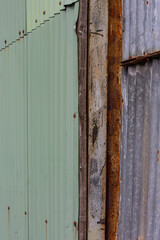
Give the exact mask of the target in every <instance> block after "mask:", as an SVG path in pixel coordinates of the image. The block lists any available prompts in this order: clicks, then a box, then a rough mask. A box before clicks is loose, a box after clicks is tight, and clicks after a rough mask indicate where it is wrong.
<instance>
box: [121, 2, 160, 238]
mask: <svg viewBox="0 0 160 240" xmlns="http://www.w3.org/2000/svg"><path fill="white" fill-rule="evenodd" d="M159 10H160V2H159V1H158V0H156V1H151V0H148V1H139V2H136V1H130V2H129V1H127V0H126V1H124V9H123V12H124V13H123V15H124V25H123V27H124V29H123V30H124V35H123V59H128V58H129V57H130V56H136V55H140V54H141V55H142V54H146V53H151V52H152V51H154V50H160V34H159V33H160V32H159V31H160V28H159V25H160V24H159V23H160V14H159ZM159 106H160V60H159V59H154V60H151V61H150V60H149V61H148V62H146V63H145V64H142V65H139V64H137V65H136V66H129V67H126V68H125V69H123V75H122V126H121V177H120V184H121V185H120V186H121V187H120V189H121V190H120V192H121V193H120V210H119V232H118V239H119V240H128V239H132V240H137V239H138V240H151V239H152V240H158V239H159V236H160V208H159V207H160V206H159V199H160V187H159V186H160V185H159V179H160V165H159V164H160V162H159V154H160V108H159Z"/></svg>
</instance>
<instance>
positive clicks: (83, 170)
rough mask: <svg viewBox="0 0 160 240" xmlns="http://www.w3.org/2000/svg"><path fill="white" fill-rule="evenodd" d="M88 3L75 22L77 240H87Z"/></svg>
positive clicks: (85, 0) (83, 0)
mask: <svg viewBox="0 0 160 240" xmlns="http://www.w3.org/2000/svg"><path fill="white" fill-rule="evenodd" d="M87 20H88V1H87V0H80V6H79V17H78V22H77V35H78V62H79V63H78V74H79V226H78V228H79V240H86V239H87V207H88V205H87V189H88V179H87V175H88V163H87V162H88V130H87V125H88V124H87V121H88V120H87V119H88V112H87V105H88V104H87V102H88V101H87V90H88V89H87V86H88V83H87V79H88V76H87V64H88V62H87V61H88V59H87V58H88V52H87V51H88V50H87V40H88V38H87V34H88V26H87V25H88V22H87Z"/></svg>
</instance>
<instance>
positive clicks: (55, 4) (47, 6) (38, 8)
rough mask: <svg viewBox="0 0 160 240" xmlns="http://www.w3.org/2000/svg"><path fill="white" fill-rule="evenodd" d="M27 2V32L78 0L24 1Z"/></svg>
mask: <svg viewBox="0 0 160 240" xmlns="http://www.w3.org/2000/svg"><path fill="white" fill-rule="evenodd" d="M26 1H27V32H31V31H32V30H33V29H35V28H36V27H38V26H39V25H40V24H42V23H44V22H45V21H46V20H49V18H52V17H54V15H55V14H58V13H60V11H61V10H64V9H65V6H67V5H71V4H73V3H75V2H77V1H78V0H26Z"/></svg>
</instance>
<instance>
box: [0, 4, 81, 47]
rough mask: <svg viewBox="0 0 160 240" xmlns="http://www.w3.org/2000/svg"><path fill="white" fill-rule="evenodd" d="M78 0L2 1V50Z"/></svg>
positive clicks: (0, 25)
mask: <svg viewBox="0 0 160 240" xmlns="http://www.w3.org/2000/svg"><path fill="white" fill-rule="evenodd" d="M77 1H78V0H14V1H13V0H5V1H4V0H0V5H1V8H0V50H1V49H2V48H5V46H8V45H9V44H12V43H13V42H15V41H16V40H18V39H19V38H21V37H23V36H24V35H25V34H27V33H28V32H31V31H32V30H34V29H35V28H37V27H38V26H40V24H42V23H44V22H45V21H47V20H49V18H52V17H54V15H55V14H58V13H60V11H61V10H64V9H65V6H67V5H71V4H73V3H75V2H77Z"/></svg>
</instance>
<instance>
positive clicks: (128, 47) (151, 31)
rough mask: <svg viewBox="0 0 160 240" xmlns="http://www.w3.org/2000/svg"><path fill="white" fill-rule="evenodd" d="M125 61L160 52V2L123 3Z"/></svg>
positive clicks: (155, 0)
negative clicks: (137, 56)
mask: <svg viewBox="0 0 160 240" xmlns="http://www.w3.org/2000/svg"><path fill="white" fill-rule="evenodd" d="M123 9H124V10H123V31H124V33H123V60H126V59H128V58H129V57H131V56H132V57H133V56H136V55H143V54H146V53H151V52H153V51H156V50H160V28H159V26H160V14H159V12H160V1H159V0H154V1H152V0H147V1H138V2H137V1H127V0H125V1H124V3H123Z"/></svg>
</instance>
